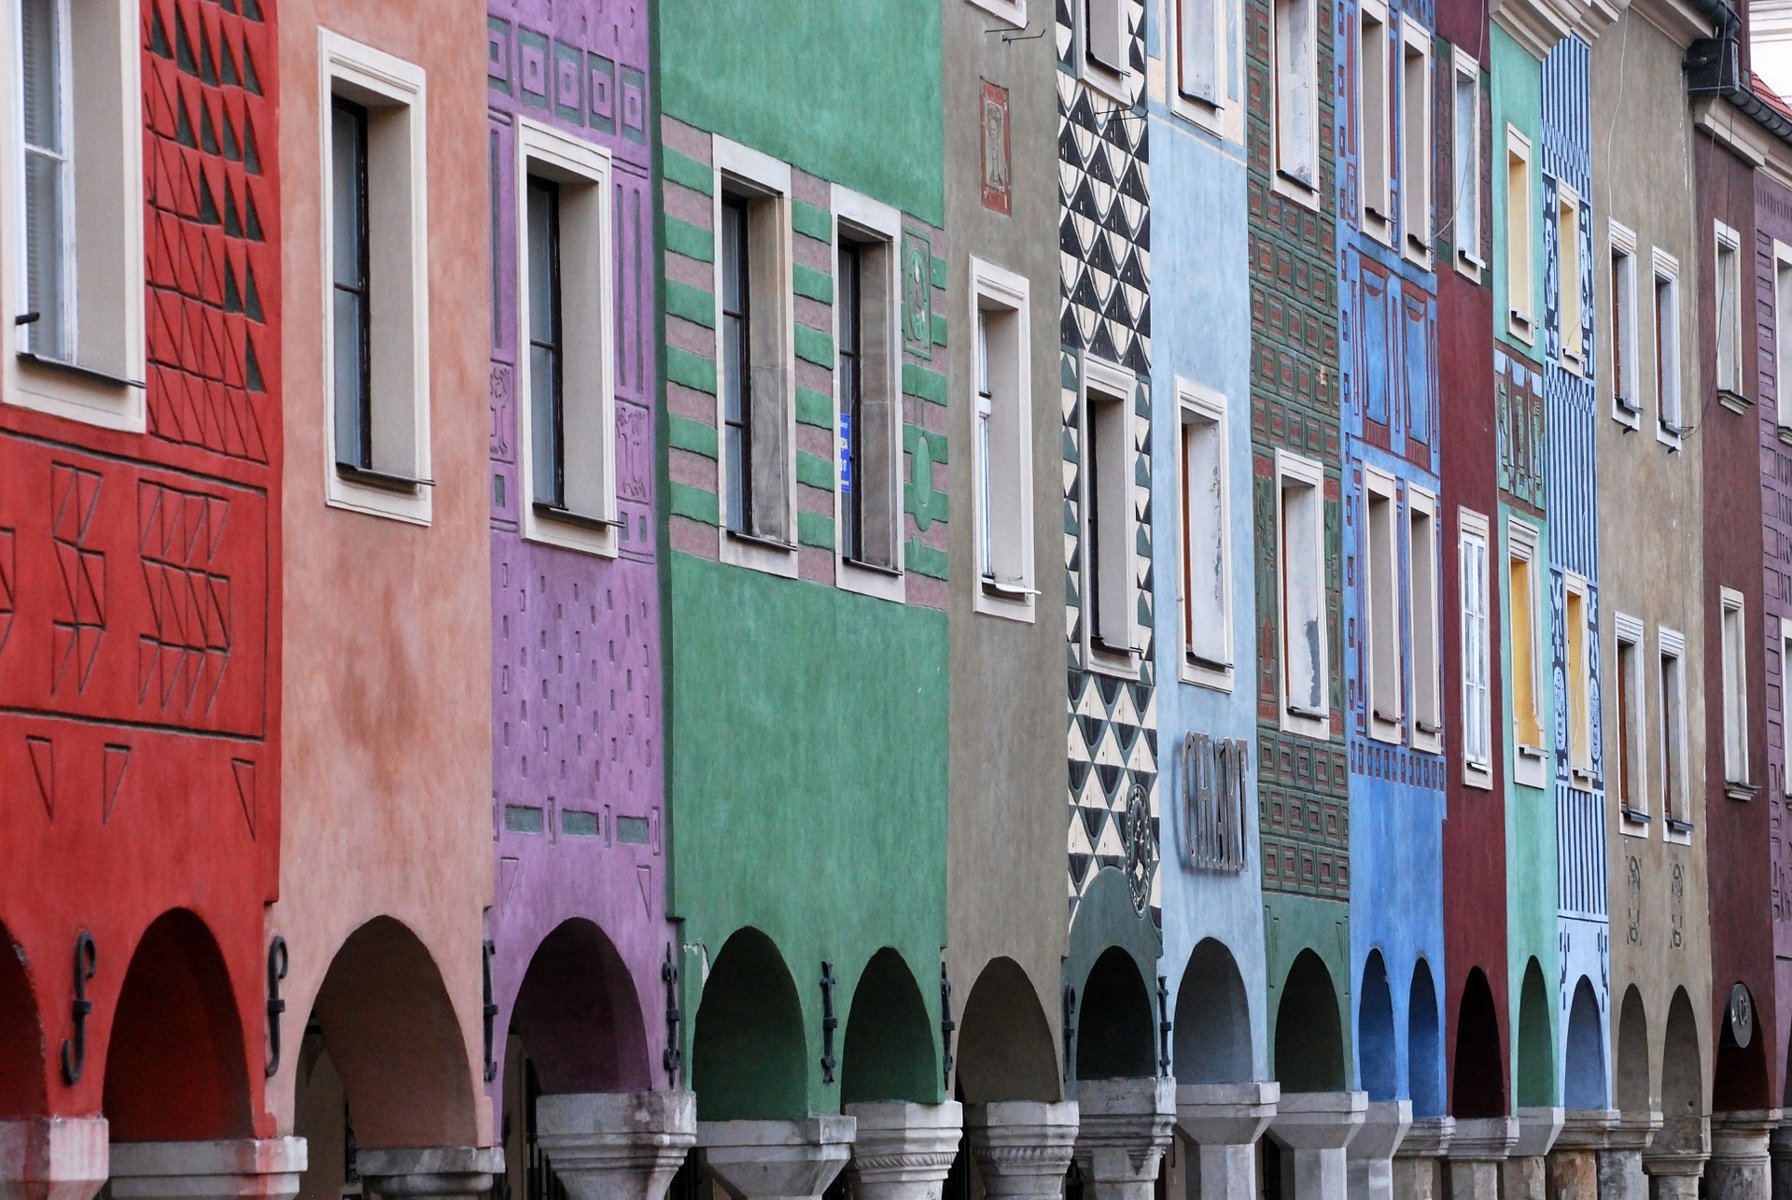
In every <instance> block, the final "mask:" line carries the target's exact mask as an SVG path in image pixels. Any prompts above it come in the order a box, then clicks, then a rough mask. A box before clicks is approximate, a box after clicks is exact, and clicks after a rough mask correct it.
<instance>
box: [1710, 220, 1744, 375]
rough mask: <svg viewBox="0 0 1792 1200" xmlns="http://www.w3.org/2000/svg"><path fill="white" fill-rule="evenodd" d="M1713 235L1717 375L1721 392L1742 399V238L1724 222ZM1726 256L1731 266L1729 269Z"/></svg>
mask: <svg viewBox="0 0 1792 1200" xmlns="http://www.w3.org/2000/svg"><path fill="white" fill-rule="evenodd" d="M1711 227H1712V230H1711V236H1712V257H1711V266H1712V287H1713V288H1714V289H1715V294H1714V295H1713V296H1712V297H1711V306H1712V307H1711V312H1712V325H1713V327H1714V328H1713V343H1714V345H1715V347H1716V351H1717V357H1716V360H1715V362H1714V368H1715V371H1714V374H1715V379H1716V383H1717V390H1718V391H1719V392H1724V393H1728V394H1729V395H1731V396H1734V397H1737V398H1738V399H1741V398H1742V397H1744V396H1745V395H1746V394H1747V389H1746V388H1744V387H1743V358H1742V344H1743V343H1742V286H1743V270H1742V235H1741V234H1739V233H1737V232H1736V231H1735V230H1734V229H1731V228H1730V227H1729V226H1728V225H1725V224H1724V223H1723V222H1722V221H1713V222H1712V223H1711ZM1726 257H1727V259H1728V262H1729V265H1728V267H1727V268H1726V267H1725V265H1724V264H1725V260H1726ZM1726 275H1727V276H1729V278H1725V276H1726ZM1726 296H1728V297H1729V298H1730V300H1731V308H1730V312H1729V316H1730V320H1729V325H1728V328H1726V327H1725V321H1724V312H1725V310H1724V298H1725V297H1726ZM1726 357H1727V358H1729V359H1730V360H1731V361H1730V363H1729V367H1730V371H1731V374H1732V375H1733V378H1729V379H1726V378H1725V377H1724V366H1725V362H1724V360H1725V358H1726Z"/></svg>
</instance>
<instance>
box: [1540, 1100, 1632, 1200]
mask: <svg viewBox="0 0 1792 1200" xmlns="http://www.w3.org/2000/svg"><path fill="white" fill-rule="evenodd" d="M1618 1120H1619V1117H1618V1111H1617V1110H1616V1109H1612V1108H1598V1109H1577V1110H1573V1111H1570V1112H1567V1113H1565V1114H1563V1117H1562V1132H1561V1133H1559V1134H1558V1135H1556V1144H1555V1146H1554V1147H1553V1148H1551V1150H1550V1152H1549V1200H1602V1197H1601V1195H1600V1190H1599V1154H1600V1151H1602V1150H1604V1149H1605V1148H1606V1147H1607V1146H1609V1145H1610V1144H1611V1138H1612V1135H1613V1133H1614V1132H1615V1131H1616V1130H1617V1128H1618Z"/></svg>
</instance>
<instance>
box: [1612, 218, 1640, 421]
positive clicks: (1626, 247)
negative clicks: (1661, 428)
mask: <svg viewBox="0 0 1792 1200" xmlns="http://www.w3.org/2000/svg"><path fill="white" fill-rule="evenodd" d="M1611 268H1612V270H1611V301H1612V308H1611V318H1610V320H1611V343H1612V415H1613V416H1614V417H1616V418H1617V419H1618V420H1620V421H1622V422H1624V423H1625V424H1626V425H1631V426H1635V425H1636V423H1637V414H1638V413H1640V412H1642V402H1641V399H1640V396H1639V388H1638V386H1637V382H1638V375H1637V365H1636V235H1635V234H1633V233H1631V232H1630V230H1628V229H1626V228H1624V227H1623V226H1622V225H1619V224H1617V223H1616V222H1613V224H1612V226H1611Z"/></svg>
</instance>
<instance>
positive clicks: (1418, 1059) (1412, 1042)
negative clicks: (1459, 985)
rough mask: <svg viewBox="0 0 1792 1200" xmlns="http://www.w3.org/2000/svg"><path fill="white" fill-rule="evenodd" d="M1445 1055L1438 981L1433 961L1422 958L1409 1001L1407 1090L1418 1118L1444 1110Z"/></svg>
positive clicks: (1407, 1013)
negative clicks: (1435, 977)
mask: <svg viewBox="0 0 1792 1200" xmlns="http://www.w3.org/2000/svg"><path fill="white" fill-rule="evenodd" d="M1443 1058H1444V1049H1443V1032H1442V1029H1441V1026H1440V1022H1439V1021H1438V1019H1437V984H1436V982H1435V981H1433V979H1432V978H1431V966H1430V964H1429V963H1427V962H1426V961H1425V960H1424V959H1422V958H1421V959H1419V961H1418V963H1417V965H1415V966H1414V967H1413V969H1412V987H1411V989H1410V990H1409V991H1408V993H1407V1002H1406V1094H1407V1096H1408V1097H1410V1098H1411V1100H1412V1115H1413V1116H1414V1117H1416V1118H1419V1119H1421V1120H1423V1119H1425V1118H1429V1117H1441V1116H1443V1114H1444V1086H1443V1085H1444V1079H1443V1076H1444V1063H1443Z"/></svg>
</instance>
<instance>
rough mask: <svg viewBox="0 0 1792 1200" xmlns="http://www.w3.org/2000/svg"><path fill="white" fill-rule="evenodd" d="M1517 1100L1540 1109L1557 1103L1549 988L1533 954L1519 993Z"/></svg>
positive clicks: (1540, 966)
mask: <svg viewBox="0 0 1792 1200" xmlns="http://www.w3.org/2000/svg"><path fill="white" fill-rule="evenodd" d="M1516 1091H1517V1093H1518V1103H1519V1105H1520V1106H1522V1107H1525V1108H1543V1107H1548V1106H1549V1105H1552V1104H1554V1103H1555V1102H1556V1099H1555V1098H1556V1052H1555V1036H1554V1034H1553V1032H1552V1031H1551V1026H1550V1019H1549V989H1548V986H1547V985H1546V984H1545V983H1544V982H1543V967H1542V964H1540V963H1539V962H1538V961H1537V959H1536V958H1535V957H1534V956H1533V957H1532V958H1531V960H1530V961H1529V962H1527V963H1526V964H1525V968H1524V983H1523V984H1522V985H1521V987H1520V990H1519V994H1518V1086H1517V1088H1516Z"/></svg>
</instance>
